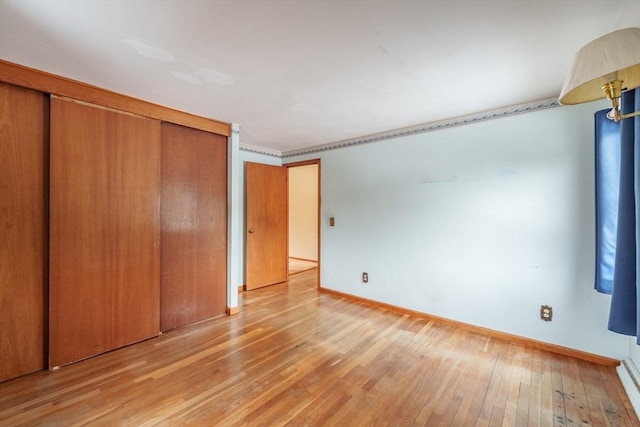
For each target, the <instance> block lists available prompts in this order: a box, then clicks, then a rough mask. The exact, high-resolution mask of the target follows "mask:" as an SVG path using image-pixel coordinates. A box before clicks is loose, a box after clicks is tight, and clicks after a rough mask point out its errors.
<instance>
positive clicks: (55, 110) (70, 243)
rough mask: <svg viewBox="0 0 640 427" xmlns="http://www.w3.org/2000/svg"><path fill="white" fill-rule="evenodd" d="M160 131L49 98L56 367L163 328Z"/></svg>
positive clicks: (52, 325)
mask: <svg viewBox="0 0 640 427" xmlns="http://www.w3.org/2000/svg"><path fill="white" fill-rule="evenodd" d="M159 135H160V133H159V122H157V121H154V120H149V119H144V118H140V117H136V116H132V115H128V114H124V113H119V112H115V111H111V110H106V109H102V108H98V107H94V106H91V105H86V104H82V103H77V102H73V101H68V100H63V99H59V98H55V97H54V98H52V99H51V174H50V175H51V182H50V188H51V195H50V198H51V202H50V205H51V206H50V355H49V356H50V360H49V365H50V366H58V365H63V364H67V363H71V362H73V361H76V360H80V359H83V358H86V357H90V356H93V355H96V354H100V353H102V352H105V351H108V350H110V349H113V348H116V347H119V346H121V345H125V344H128V343H131V342H135V341H138V340H141V339H144V338H148V337H150V336H153V335H156V334H157V333H158V330H159V324H158V305H159V303H158V300H159V282H158V280H157V278H158V277H159V249H158V248H157V244H158V237H159V217H158V215H159V200H158V189H159V165H158V159H159V157H158V156H159ZM146 174H149V176H147V175H146ZM154 279H156V280H155V282H153V280H154Z"/></svg>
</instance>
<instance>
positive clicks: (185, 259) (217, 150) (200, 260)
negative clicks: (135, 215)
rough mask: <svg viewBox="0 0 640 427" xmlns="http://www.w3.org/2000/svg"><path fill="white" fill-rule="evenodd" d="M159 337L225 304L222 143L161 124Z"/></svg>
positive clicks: (201, 133)
mask: <svg viewBox="0 0 640 427" xmlns="http://www.w3.org/2000/svg"><path fill="white" fill-rule="evenodd" d="M161 218H162V263H161V265H162V267H161V271H162V273H161V277H162V278H161V328H162V330H163V331H166V330H169V329H173V328H177V327H179V326H183V325H187V324H189V323H193V322H196V321H198V320H203V319H206V318H208V317H212V316H215V315H218V314H222V313H224V312H225V309H226V302H227V292H226V289H227V238H226V236H227V138H226V137H224V136H222V135H216V134H213V133H209V132H204V131H200V130H195V129H190V128H186V127H183V126H178V125H174V124H169V123H163V124H162V213H161Z"/></svg>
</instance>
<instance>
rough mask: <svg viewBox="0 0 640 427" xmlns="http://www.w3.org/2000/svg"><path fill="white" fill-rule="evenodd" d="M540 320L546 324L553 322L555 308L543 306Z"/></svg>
mask: <svg viewBox="0 0 640 427" xmlns="http://www.w3.org/2000/svg"><path fill="white" fill-rule="evenodd" d="M540 318H541V319H542V320H544V321H545V322H551V319H553V308H551V306H550V305H541V306H540Z"/></svg>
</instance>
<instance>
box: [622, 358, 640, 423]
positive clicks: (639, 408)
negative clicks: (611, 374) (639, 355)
mask: <svg viewBox="0 0 640 427" xmlns="http://www.w3.org/2000/svg"><path fill="white" fill-rule="evenodd" d="M616 371H618V376H619V377H620V381H621V382H622V386H623V387H624V390H625V391H626V392H627V396H629V400H630V401H631V405H633V409H634V410H635V411H636V415H637V416H638V418H640V372H639V371H638V368H637V367H636V365H635V364H634V363H633V360H631V359H625V360H623V361H622V363H621V364H620V365H619V366H618V367H617V368H616Z"/></svg>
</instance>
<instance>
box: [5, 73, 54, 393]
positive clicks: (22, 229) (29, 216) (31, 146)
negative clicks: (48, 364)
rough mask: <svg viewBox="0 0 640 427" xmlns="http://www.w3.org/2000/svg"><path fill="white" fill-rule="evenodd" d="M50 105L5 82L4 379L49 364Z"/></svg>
mask: <svg viewBox="0 0 640 427" xmlns="http://www.w3.org/2000/svg"><path fill="white" fill-rule="evenodd" d="M46 106H47V102H46V100H45V97H44V94H42V93H38V92H34V91H31V90H27V89H22V88H18V87H14V86H10V85H7V84H2V83H0V159H2V165H0V224H1V229H2V231H1V233H0V234H1V236H2V237H1V238H0V325H1V327H0V355H2V356H0V357H2V363H0V381H3V380H6V379H9V378H14V377H17V376H20V375H23V374H27V373H29V372H33V371H38V370H41V369H43V368H44V365H45V353H44V340H45V337H44V313H45V307H46V306H45V270H46V263H45V250H46V249H45V238H44V235H45V230H46V228H45V224H46V217H45V194H46V193H45V187H44V185H45V178H46V176H47V175H46V171H47V169H46V162H45V157H46V149H45V147H46V146H47V144H46V142H45V140H46V138H47V136H48V135H47V114H46Z"/></svg>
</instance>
